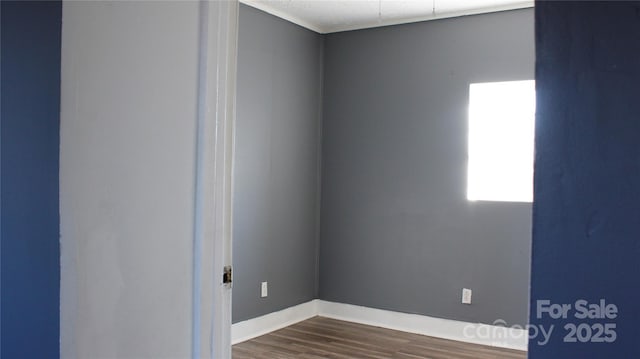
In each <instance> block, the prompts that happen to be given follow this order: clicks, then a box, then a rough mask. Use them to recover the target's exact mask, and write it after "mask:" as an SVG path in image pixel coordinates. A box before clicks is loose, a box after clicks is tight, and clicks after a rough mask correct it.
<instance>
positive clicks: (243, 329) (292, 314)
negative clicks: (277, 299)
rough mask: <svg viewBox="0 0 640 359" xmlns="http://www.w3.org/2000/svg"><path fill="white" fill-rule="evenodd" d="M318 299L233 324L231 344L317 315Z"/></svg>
mask: <svg viewBox="0 0 640 359" xmlns="http://www.w3.org/2000/svg"><path fill="white" fill-rule="evenodd" d="M318 302H319V300H318V299H314V300H311V301H309V302H306V303H302V304H298V305H295V306H293V307H289V308H285V309H283V310H279V311H277V312H273V313H269V314H265V315H263V316H260V317H257V318H253V319H249V320H245V321H242V322H238V323H235V324H233V325H232V326H231V344H238V343H242V342H244V341H247V340H249V339H253V338H255V337H259V336H261V335H264V334H267V333H271V332H273V331H276V330H278V329H282V328H284V327H288V326H290V325H293V324H295V323H298V322H301V321H303V320H307V319H309V318H313V317H315V316H317V315H318Z"/></svg>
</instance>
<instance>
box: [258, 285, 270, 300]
mask: <svg viewBox="0 0 640 359" xmlns="http://www.w3.org/2000/svg"><path fill="white" fill-rule="evenodd" d="M267 295H269V287H268V283H267V282H262V284H261V285H260V298H265V297H266V296H267Z"/></svg>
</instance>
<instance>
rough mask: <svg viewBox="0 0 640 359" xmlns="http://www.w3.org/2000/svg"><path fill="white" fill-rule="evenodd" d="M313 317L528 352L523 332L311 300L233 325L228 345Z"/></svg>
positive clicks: (524, 332)
mask: <svg viewBox="0 0 640 359" xmlns="http://www.w3.org/2000/svg"><path fill="white" fill-rule="evenodd" d="M315 316H321V317H327V318H333V319H339V320H344V321H348V322H354V323H360V324H366V325H372V326H376V327H381V328H387V329H394V330H400V331H403V332H409V333H415V334H422V335H428V336H431V337H436V338H442V339H449V340H456V341H460V342H465V343H473V344H481V345H489V346H493V347H500V348H509V349H516V350H522V351H526V350H527V343H528V339H529V338H528V333H527V331H526V330H525V329H514V328H506V327H504V326H495V325H488V324H480V323H467V322H462V321H458V320H451V319H441V318H434V317H429V316H426V315H419V314H406V313H400V312H393V311H390V310H382V309H375V308H368V307H361V306H357V305H351V304H343V303H334V302H327V301H323V300H319V299H314V300H312V301H309V302H307V303H303V304H299V305H296V306H293V307H290V308H286V309H283V310H281V311H278V312H274V313H270V314H267V315H263V316H261V317H258V318H254V319H249V320H246V321H244V322H239V323H236V324H233V326H232V329H231V341H232V344H237V343H240V342H243V341H246V340H249V339H252V338H255V337H258V336H260V335H264V334H267V333H270V332H272V331H275V330H278V329H281V328H284V327H287V326H289V325H292V324H295V323H298V322H301V321H303V320H306V319H309V318H312V317H315Z"/></svg>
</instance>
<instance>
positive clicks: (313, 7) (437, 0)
mask: <svg viewBox="0 0 640 359" xmlns="http://www.w3.org/2000/svg"><path fill="white" fill-rule="evenodd" d="M240 1H241V2H243V3H245V4H247V5H249V6H253V7H255V8H258V9H260V10H263V11H265V12H268V13H270V14H272V15H275V16H278V17H281V18H283V19H285V20H288V21H291V22H293V23H296V24H298V25H300V26H304V27H306V28H308V29H310V30H313V31H316V32H319V33H330V32H338V31H346V30H355V29H362V28H368V27H377V26H385V25H394V24H402V23H407V22H415V21H425V20H433V19H440V18H447V17H454V16H461V15H470V14H478V13H484V12H494V11H502V10H511V9H519V8H527V7H533V1H522V0H240Z"/></svg>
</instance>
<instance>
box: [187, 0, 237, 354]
mask: <svg viewBox="0 0 640 359" xmlns="http://www.w3.org/2000/svg"><path fill="white" fill-rule="evenodd" d="M238 9H239V3H238V0H201V1H200V19H199V21H200V33H199V37H200V38H199V65H198V74H199V81H198V125H197V141H196V143H197V145H196V190H195V218H194V222H195V223H194V252H193V253H194V258H193V263H194V265H193V313H192V314H193V327H192V331H193V332H192V338H193V339H192V358H194V359H196V358H197V359H200V358H212V359H213V358H216V359H218V358H219V359H226V358H228V359H230V358H231V298H232V296H231V292H232V290H231V284H225V283H223V280H222V278H223V268H224V267H225V266H231V264H232V230H233V220H232V214H233V210H232V205H233V152H234V138H235V94H236V66H237V47H238V46H237V42H238Z"/></svg>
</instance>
